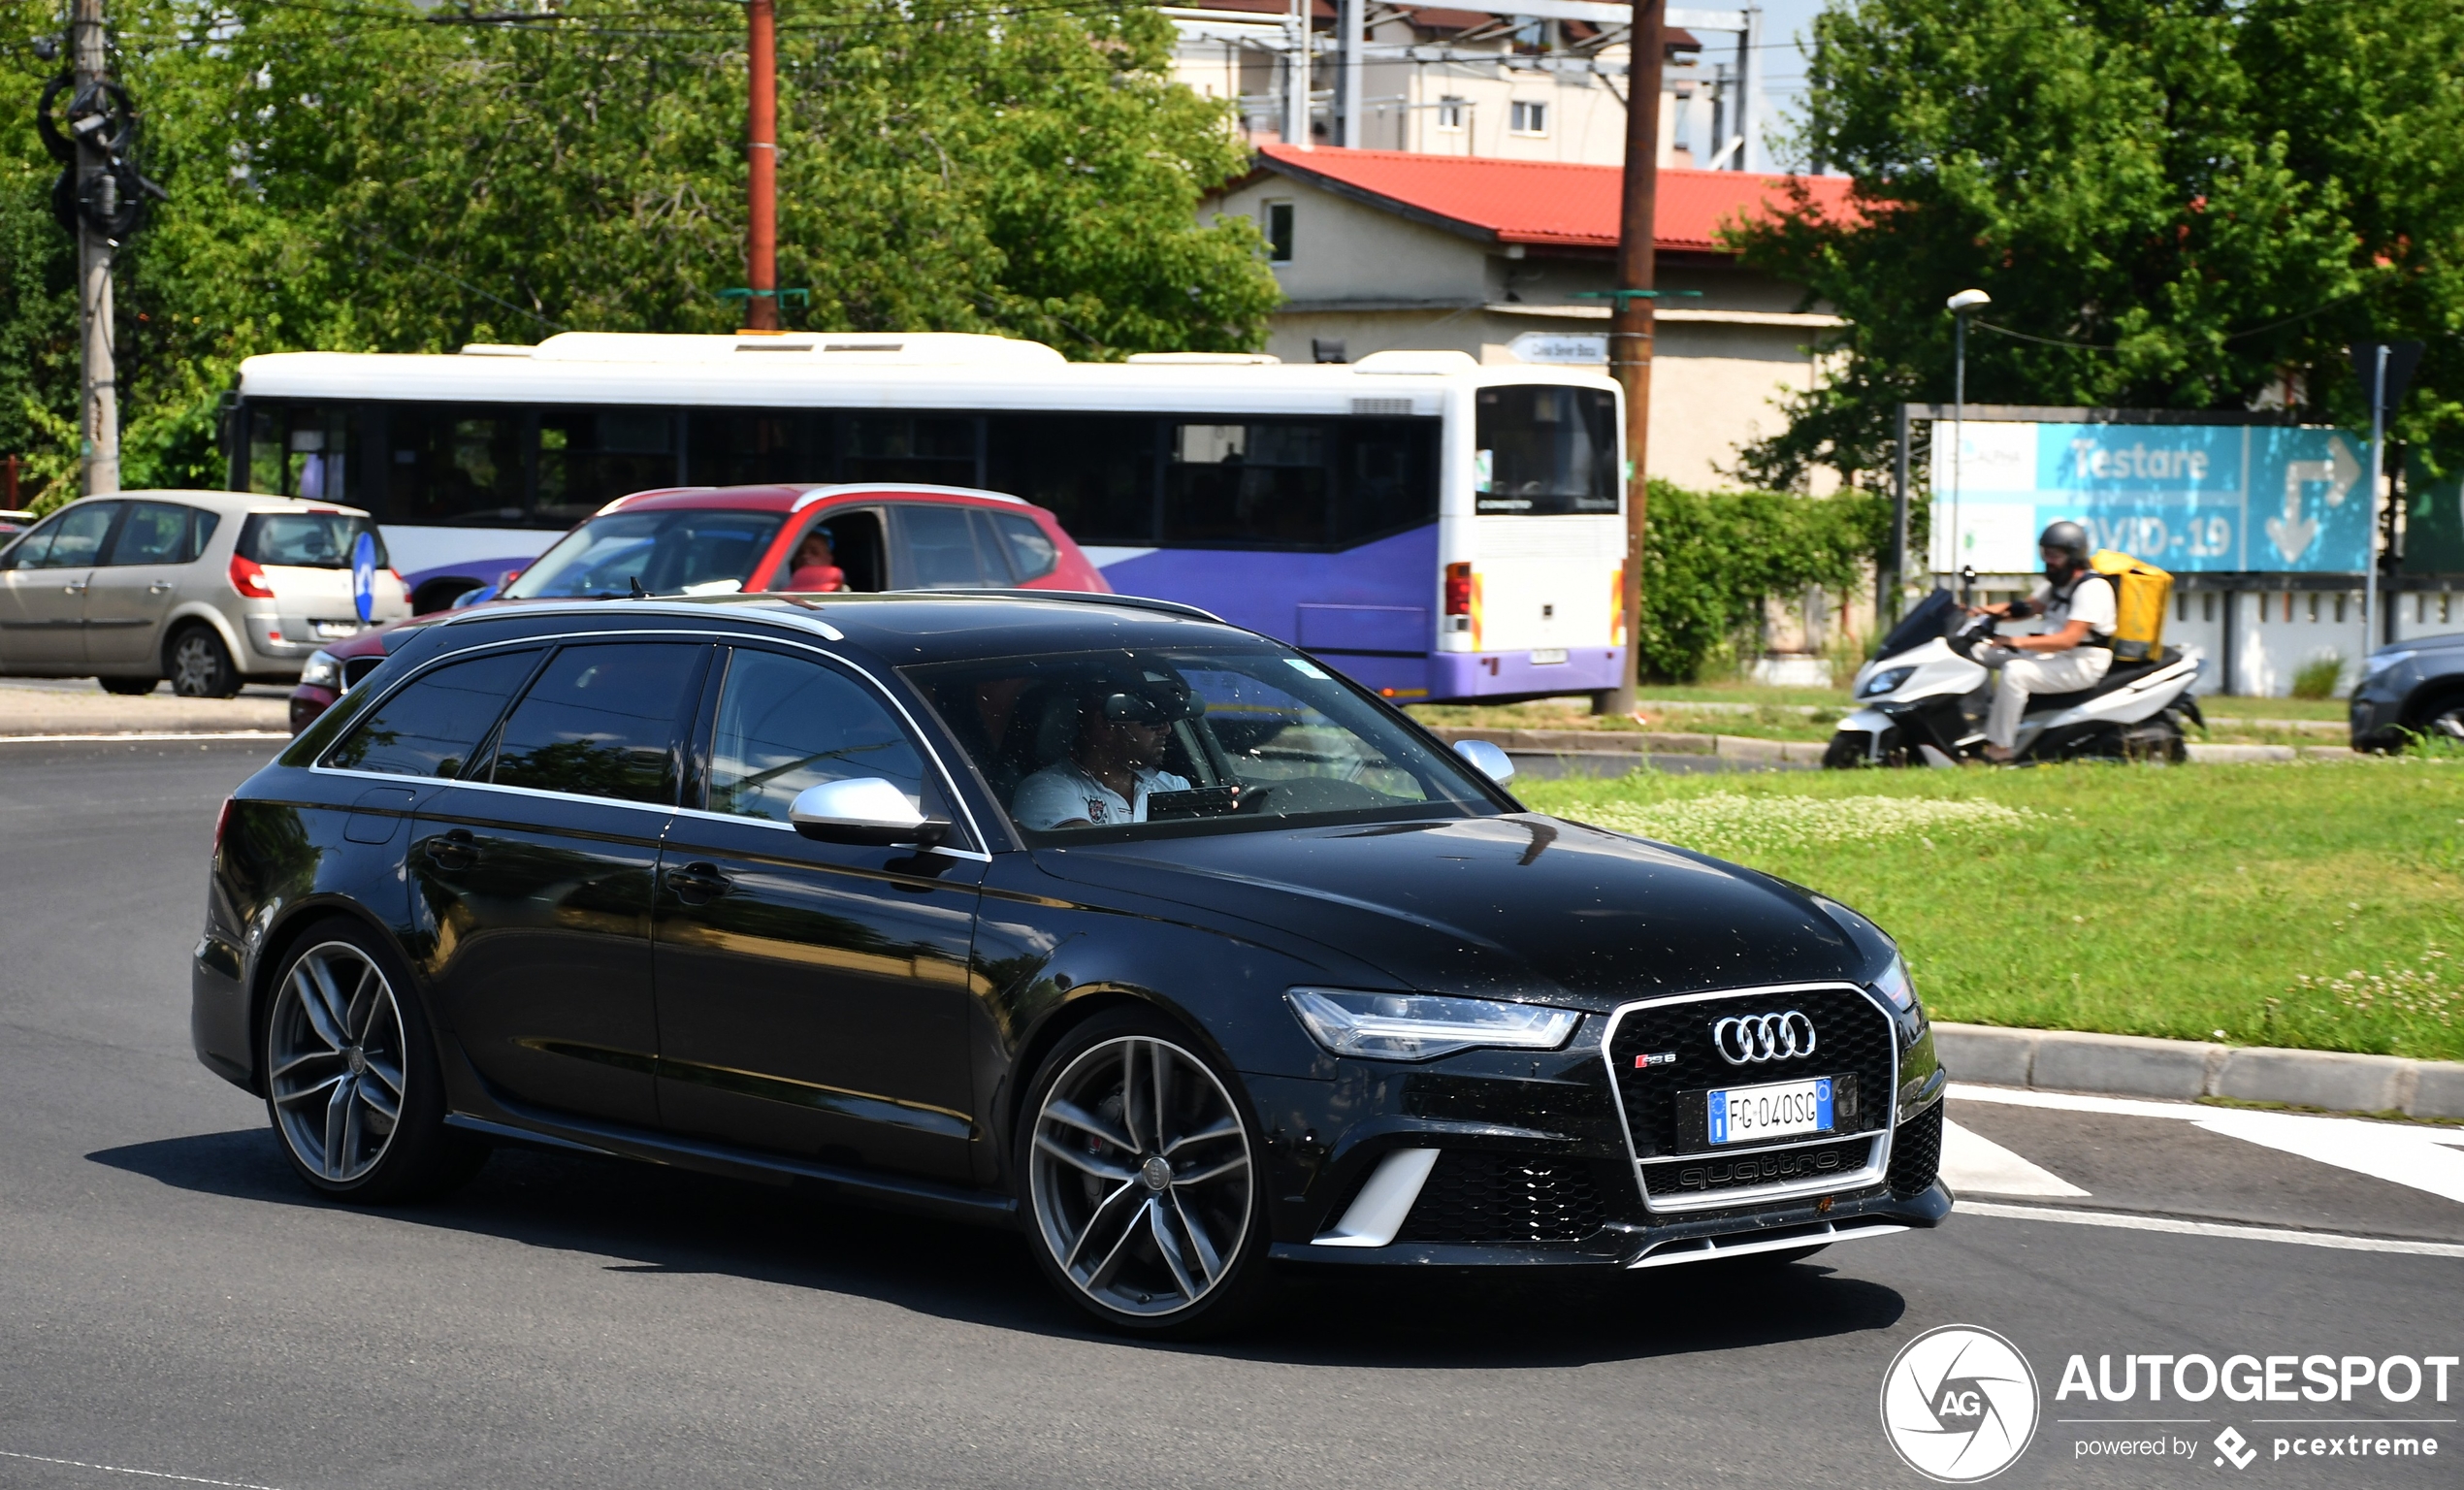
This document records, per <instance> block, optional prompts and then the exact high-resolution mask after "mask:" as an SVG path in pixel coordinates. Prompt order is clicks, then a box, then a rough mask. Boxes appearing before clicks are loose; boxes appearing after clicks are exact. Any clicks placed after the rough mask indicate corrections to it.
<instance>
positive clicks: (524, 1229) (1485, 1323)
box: [86, 1128, 1905, 1370]
mask: <svg viewBox="0 0 2464 1490" xmlns="http://www.w3.org/2000/svg"><path fill="white" fill-rule="evenodd" d="M86 1157H87V1158H89V1159H91V1160H92V1161H94V1162H95V1163H97V1164H103V1165H107V1166H109V1167H111V1168H113V1169H117V1170H122V1171H125V1172H127V1173H130V1174H135V1175H141V1176H144V1177H146V1178H147V1179H150V1180H154V1181H157V1182H161V1183H164V1184H168V1185H172V1186H175V1187H177V1188H179V1189H182V1190H187V1191H190V1192H193V1193H197V1194H202V1195H208V1196H217V1197H222V1198H225V1199H229V1200H236V1201H243V1202H249V1203H253V1204H261V1205H275V1206H283V1207H291V1208H297V1209H300V1210H304V1211H309V1212H315V1213H319V1214H322V1215H327V1216H330V1217H332V1218H333V1221H334V1222H335V1223H337V1224H343V1225H350V1224H358V1223H365V1224H370V1225H378V1226H408V1227H437V1228H443V1229H448V1230H453V1231H460V1232H467V1233H470V1234H474V1235H481V1236H490V1237H497V1238H501V1239H503V1240H506V1241H510V1242H515V1243H518V1244H521V1245H523V1246H527V1247H545V1248H552V1249H555V1250H557V1251H562V1252H572V1253H578V1254H581V1255H583V1256H597V1257H601V1258H604V1259H606V1261H604V1262H603V1263H601V1266H603V1267H604V1268H606V1270H607V1271H609V1272H612V1273H650V1274H660V1273H664V1274H706V1275H710V1276H713V1277H726V1278H738V1279H748V1280H753V1281H759V1282H763V1283H769V1284H774V1285H778V1286H782V1287H788V1288H802V1289H810V1290H815V1291H817V1292H822V1293H835V1294H846V1295H853V1296H859V1297H863V1298H870V1299H874V1300H878V1301H880V1302H883V1303H887V1304H890V1305H892V1306H894V1307H897V1308H901V1309H909V1310H914V1311H916V1312H919V1313H924V1314H930V1315H933V1316H936V1317H939V1318H945V1319H949V1320H953V1321H956V1322H961V1323H968V1324H975V1325H981V1326H985V1327H988V1328H992V1329H1002V1330H1014V1331H1020V1332H1022V1333H1026V1334H1034V1335H1049V1336H1066V1337H1070V1338H1073V1339H1082V1340H1093V1341H1105V1342H1112V1343H1116V1344H1120V1345H1121V1346H1122V1348H1126V1349H1167V1350H1173V1351H1176V1352H1188V1353H1198V1354H1210V1355H1222V1356H1227V1357H1238V1358H1241V1359H1245V1360H1258V1361H1272V1362H1282V1363H1288V1364H1294V1365H1311V1366H1336V1367H1342V1366H1355V1367H1363V1368H1393V1367H1409V1368H1412V1369H1417V1370H1476V1369H1496V1368H1501V1367H1525V1368H1528V1367H1565V1366H1580V1365H1589V1364H1594V1363H1598V1362H1605V1361H1625V1360H1640V1359H1647V1358H1650V1357H1654V1356H1664V1355H1680V1354H1694V1353H1703V1352H1716V1351H1726V1350H1739V1349H1748V1348H1752V1347H1755V1346H1761V1345H1768V1344H1779V1343H1784V1342H1790V1341H1809V1340H1819V1339H1825V1338H1828V1337H1832V1336H1838V1335H1849V1334H1859V1333H1864V1332H1869V1331H1877V1330H1884V1329H1888V1328H1890V1327H1891V1326H1892V1325H1893V1324H1895V1323H1897V1320H1898V1319H1899V1316H1900V1314H1901V1313H1902V1312H1903V1310H1904V1308H1905V1302H1904V1300H1902V1298H1901V1297H1900V1295H1899V1294H1898V1292H1897V1290H1896V1289H1893V1288H1891V1287H1889V1286H1887V1285H1885V1284H1881V1283H1877V1282H1873V1281H1870V1280H1867V1279H1862V1278H1858V1277H1855V1276H1853V1274H1851V1273H1849V1272H1843V1271H1841V1270H1840V1268H1838V1267H1835V1266H1832V1260H1833V1257H1834V1255H1835V1254H1831V1253H1826V1254H1824V1255H1822V1256H1819V1257H1815V1258H1812V1259H1809V1260H1807V1261H1804V1262H1800V1263H1797V1264H1794V1265H1791V1266H1785V1267H1778V1268H1772V1269H1768V1270H1765V1271H1761V1272H1756V1273H1751V1274H1737V1273H1735V1272H1730V1271H1726V1270H1725V1269H1722V1268H1719V1267H1718V1266H1716V1265H1714V1266H1712V1267H1683V1268H1666V1269H1655V1270H1652V1271H1649V1272H1644V1273H1638V1274H1631V1275H1627V1274H1609V1275H1606V1276H1595V1275H1592V1274H1591V1273H1590V1272H1589V1270H1579V1271H1578V1270H1573V1269H1566V1270H1555V1269H1550V1270H1544V1271H1541V1270H1524V1269H1517V1270H1512V1271H1503V1270H1502V1271H1500V1272H1496V1273H1485V1272H1462V1271H1453V1272H1445V1271H1425V1272H1424V1271H1417V1270H1415V1271H1413V1272H1410V1273H1399V1272H1388V1271H1386V1270H1382V1269H1377V1270H1373V1269H1367V1268H1345V1269H1333V1268H1328V1269H1306V1270H1297V1271H1294V1272H1292V1273H1290V1274H1289V1275H1288V1276H1286V1277H1285V1279H1284V1280H1283V1286H1282V1287H1281V1288H1280V1289H1279V1290H1278V1291H1277V1293H1276V1294H1275V1296H1274V1299H1273V1301H1272V1303H1271V1304H1270V1305H1269V1307H1268V1308H1267V1309H1266V1310H1265V1311H1264V1312H1262V1313H1261V1315H1260V1316H1259V1318H1258V1319H1257V1320H1256V1321H1255V1322H1254V1323H1253V1324H1251V1325H1250V1326H1249V1327H1248V1328H1247V1329H1245V1330H1243V1331H1241V1332H1240V1333H1238V1334H1236V1335H1233V1336H1230V1337H1227V1338H1224V1339H1221V1340H1216V1341H1208V1342H1204V1343H1200V1344H1153V1343H1141V1342H1134V1341H1127V1340H1121V1339H1119V1337H1116V1336H1112V1335H1109V1334H1106V1333H1104V1332H1103V1331H1101V1330H1099V1329H1096V1328H1094V1327H1092V1326H1091V1325H1090V1323H1089V1322H1088V1321H1087V1320H1086V1318H1085V1317H1084V1316H1083V1315H1081V1314H1080V1313H1079V1312H1077V1311H1075V1310H1073V1309H1072V1308H1070V1307H1069V1305H1068V1304H1067V1303H1066V1302H1065V1301H1064V1300H1062V1299H1061V1298H1060V1297H1059V1296H1058V1295H1056V1294H1055V1293H1054V1291H1053V1289H1052V1288H1051V1287H1050V1285H1049V1284H1048V1283H1047V1282H1046V1281H1045V1279H1044V1277H1043V1275H1042V1274H1041V1273H1040V1272H1038V1271H1037V1269H1036V1266H1035V1263H1034V1260H1033V1258H1032V1257H1030V1256H1029V1255H1028V1253H1027V1250H1026V1247H1025V1244H1024V1241H1023V1239H1021V1237H1019V1236H1017V1235H1016V1234H1014V1233H1011V1232H1007V1231H1001V1230H992V1229H987V1228H982V1227H974V1226H965V1225H959V1224H956V1223H954V1222H946V1221H939V1220H933V1219H927V1218H922V1217H916V1216H907V1215H895V1214H892V1213H887V1212H878V1211H873V1210H869V1209H864V1208H861V1207H856V1206H851V1205H847V1204H843V1203H840V1202H837V1201H835V1200H832V1199H829V1198H827V1197H824V1196H822V1195H819V1194H816V1193H814V1192H812V1191H810V1190H805V1189H801V1188H795V1187H788V1186H769V1185H761V1184H752V1183H746V1182H738V1181H731V1180H723V1179H718V1178H715V1177H712V1176H707V1175H699V1174H695V1173H692V1172H690V1171H684V1170H676V1169H666V1168H660V1167H656V1166H652V1165H646V1164H635V1163H632V1162H629V1161H625V1160H619V1159H603V1158H598V1157H594V1156H591V1155H585V1154H564V1153H547V1152H542V1151H538V1150H530V1149H524V1148H513V1147H508V1148H505V1149H502V1150H498V1152H497V1153H496V1154H495V1155H494V1156H493V1157H492V1158H490V1160H489V1161H488V1164H487V1166H486V1167H485V1168H484V1169H482V1170H481V1171H480V1172H479V1174H478V1176H477V1178H476V1179H474V1180H472V1181H471V1182H470V1184H468V1185H466V1186H465V1187H464V1188H462V1189H461V1190H459V1191H457V1192H456V1193H455V1194H454V1195H453V1196H451V1197H450V1198H448V1199H445V1200H441V1201H436V1202H431V1203H428V1204H424V1205H415V1206H401V1207H387V1208H382V1209H362V1208H357V1207H351V1206H343V1205H337V1204H335V1203H333V1202H331V1201H328V1200H326V1199H324V1198H323V1197H321V1196H318V1195H316V1194H314V1193H312V1192H310V1191H309V1190H308V1188H307V1187H306V1186H304V1185H303V1184H302V1183H301V1182H300V1181H299V1180H298V1178H297V1177H295V1176H294V1175H293V1174H292V1173H291V1170H290V1166H289V1164H288V1163H287V1162H286V1161H285V1160H284V1159H283V1157H282V1154H281V1151H280V1150H279V1149H278V1148H277V1147H276V1140H275V1138H274V1135H273V1134H272V1133H271V1132H270V1131H268V1130H266V1129H264V1128H243V1129H238V1130H235V1131H231V1132H225V1133H203V1134H196V1135H192V1136H189V1137H184V1138H170V1139H159V1140H155V1141H153V1142H149V1143H143V1144H130V1145H127V1146H124V1147H121V1148H116V1149H105V1150H97V1151H95V1152H92V1153H89V1154H87V1155H86ZM1850 1256H1851V1257H1853V1256H1854V1254H1853V1253H1851V1254H1850ZM1841 1261H1843V1262H1846V1261H1847V1259H1841ZM1730 1266H1734V1265H1730ZM1749 1283H1750V1286H1749V1285H1747V1284H1749Z"/></svg>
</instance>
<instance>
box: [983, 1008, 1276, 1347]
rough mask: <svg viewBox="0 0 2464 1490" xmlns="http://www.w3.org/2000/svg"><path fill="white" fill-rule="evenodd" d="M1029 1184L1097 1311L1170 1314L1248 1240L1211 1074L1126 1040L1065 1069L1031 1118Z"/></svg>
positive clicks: (1165, 1048)
mask: <svg viewBox="0 0 2464 1490" xmlns="http://www.w3.org/2000/svg"><path fill="white" fill-rule="evenodd" d="M1028 1163H1029V1177H1028V1178H1029V1187H1030V1190H1031V1192H1032V1194H1033V1199H1034V1206H1035V1221H1036V1225H1037V1226H1038V1227H1039V1228H1040V1229H1041V1231H1042V1233H1043V1239H1044V1245H1045V1246H1046V1247H1049V1248H1050V1249H1051V1252H1052V1256H1053V1260H1054V1262H1055V1263H1057V1264H1058V1265H1059V1268H1060V1271H1061V1272H1062V1274H1063V1275H1065V1276H1066V1277H1067V1278H1068V1279H1069V1280H1070V1281H1071V1282H1072V1283H1073V1284H1075V1285H1076V1286H1077V1287H1078V1289H1079V1290H1080V1291H1081V1292H1082V1293H1084V1294H1086V1297H1087V1298H1088V1299H1090V1300H1092V1301H1093V1302H1094V1303H1095V1304H1096V1305H1098V1306H1099V1307H1101V1308H1102V1309H1104V1310H1107V1311H1111V1312H1119V1313H1121V1314H1125V1315H1131V1316H1136V1317H1142V1318H1160V1317H1162V1316H1165V1315H1169V1314H1175V1313H1179V1312H1182V1311H1183V1310H1186V1309H1189V1308H1191V1307H1192V1306H1194V1305H1196V1304H1197V1303H1199V1302H1200V1301H1201V1300H1203V1299H1206V1298H1207V1297H1209V1296H1210V1295H1211V1294H1213V1293H1214V1292H1215V1290H1216V1288H1217V1287H1218V1286H1220V1285H1221V1284H1222V1283H1223V1281H1224V1279H1226V1278H1228V1277H1230V1276H1231V1273H1232V1270H1233V1268H1234V1265H1235V1264H1236V1263H1237V1262H1238V1261H1239V1260H1240V1249H1241V1247H1243V1246H1244V1245H1246V1243H1247V1240H1248V1232H1249V1229H1250V1227H1249V1215H1250V1205H1251V1202H1250V1186H1251V1184H1252V1183H1253V1180H1252V1176H1251V1172H1250V1155H1249V1139H1248V1129H1247V1128H1245V1127H1244V1126H1243V1125H1242V1121H1241V1115H1240V1112H1239V1110H1238V1109H1236V1108H1235V1107H1234V1106H1233V1103H1232V1097H1231V1094H1230V1093H1229V1092H1227V1091H1225V1090H1224V1088H1223V1084H1222V1083H1221V1082H1219V1081H1217V1080H1216V1076H1215V1073H1214V1072H1212V1071H1210V1070H1208V1069H1207V1067H1206V1065H1205V1064H1204V1063H1203V1062H1201V1061H1200V1060H1199V1059H1198V1058H1197V1057H1196V1056H1194V1055H1192V1054H1190V1053H1188V1052H1187V1051H1184V1050H1183V1049H1181V1048H1180V1047H1179V1046H1176V1045H1174V1044H1172V1043H1171V1042H1169V1041H1166V1040H1158V1039H1154V1038H1152V1037H1150V1036H1144V1035H1128V1036H1123V1037H1121V1038H1119V1039H1114V1040H1107V1041H1104V1042H1103V1043H1101V1044H1099V1045H1096V1046H1093V1047H1091V1048H1090V1049H1088V1050H1086V1052H1084V1053H1081V1054H1080V1055H1079V1056H1078V1058H1077V1059H1075V1060H1073V1061H1071V1062H1070V1064H1069V1067H1068V1069H1067V1070H1065V1071H1063V1072H1062V1073H1061V1074H1060V1077H1059V1079H1058V1080H1056V1081H1054V1083H1053V1085H1052V1086H1051V1087H1050V1088H1049V1089H1048V1090H1047V1091H1046V1093H1045V1096H1044V1101H1043V1104H1042V1106H1041V1107H1040V1108H1039V1109H1038V1111H1037V1112H1036V1115H1035V1130H1034V1149H1033V1151H1032V1153H1031V1154H1030V1156H1029V1160H1028Z"/></svg>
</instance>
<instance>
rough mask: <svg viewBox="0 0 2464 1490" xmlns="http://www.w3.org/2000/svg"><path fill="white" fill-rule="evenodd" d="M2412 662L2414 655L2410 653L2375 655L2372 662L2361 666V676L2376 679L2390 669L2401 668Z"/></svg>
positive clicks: (2371, 658) (2382, 653)
mask: <svg viewBox="0 0 2464 1490" xmlns="http://www.w3.org/2000/svg"><path fill="white" fill-rule="evenodd" d="M2411 661H2413V654H2412V653H2410V652H2378V653H2373V654H2372V655H2371V657H2370V660H2369V661H2368V662H2365V663H2363V664H2361V675H2362V676H2363V677H2365V678H2375V677H2377V676H2378V675H2379V674H2381V673H2383V672H2384V671H2386V670H2387V669H2388V668H2390V667H2401V666H2403V665H2404V664H2406V663H2409V662H2411Z"/></svg>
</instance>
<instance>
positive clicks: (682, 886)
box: [667, 859, 735, 905]
mask: <svg viewBox="0 0 2464 1490" xmlns="http://www.w3.org/2000/svg"><path fill="white" fill-rule="evenodd" d="M667 888H668V889H669V890H672V891H675V892H676V898H677V899H679V900H682V901H683V902H684V903H685V904H687V905H702V904H705V903H707V902H708V901H709V899H710V898H711V897H712V896H713V895H724V894H726V893H727V892H728V891H729V890H732V889H734V888H735V881H733V880H730V879H729V878H728V877H727V876H726V875H724V874H721V873H720V872H719V866H718V865H717V864H714V863H710V862H707V861H706V860H700V859H697V860H695V861H694V862H692V863H690V864H687V865H685V866H684V867H683V868H681V869H670V870H668V871H667Z"/></svg>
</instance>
